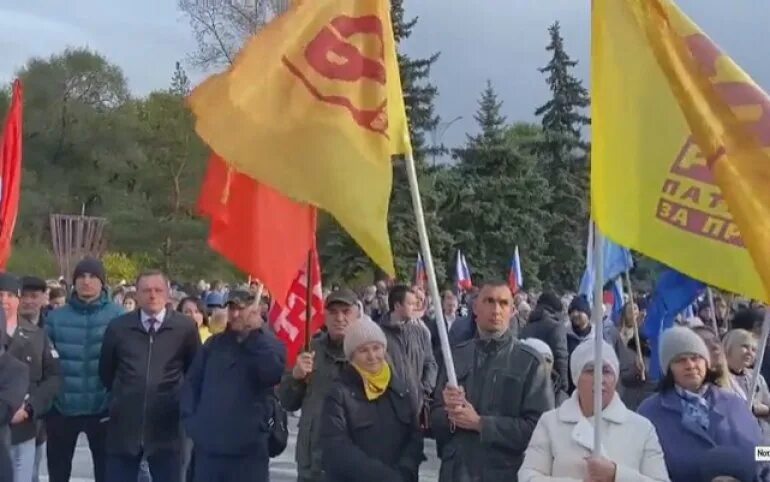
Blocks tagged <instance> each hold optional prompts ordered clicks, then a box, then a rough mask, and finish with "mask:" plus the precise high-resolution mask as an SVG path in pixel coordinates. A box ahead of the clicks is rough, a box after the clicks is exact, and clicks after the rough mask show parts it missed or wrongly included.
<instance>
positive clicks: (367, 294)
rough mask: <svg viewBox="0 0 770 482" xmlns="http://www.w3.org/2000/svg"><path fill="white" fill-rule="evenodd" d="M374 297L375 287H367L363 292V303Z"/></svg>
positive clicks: (375, 294)
mask: <svg viewBox="0 0 770 482" xmlns="http://www.w3.org/2000/svg"><path fill="white" fill-rule="evenodd" d="M375 296H377V287H376V286H367V287H366V290H364V301H366V302H371V301H372V300H374V297H375Z"/></svg>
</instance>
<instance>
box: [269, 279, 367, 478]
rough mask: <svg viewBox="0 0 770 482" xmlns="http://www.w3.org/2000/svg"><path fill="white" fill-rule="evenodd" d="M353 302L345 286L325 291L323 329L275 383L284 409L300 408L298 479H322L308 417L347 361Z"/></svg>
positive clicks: (315, 415) (315, 433) (316, 434)
mask: <svg viewBox="0 0 770 482" xmlns="http://www.w3.org/2000/svg"><path fill="white" fill-rule="evenodd" d="M357 304H358V297H357V296H356V294H355V293H353V291H351V290H349V289H346V288H343V289H339V290H335V291H332V292H331V293H329V295H328V296H327V297H326V301H325V308H326V312H325V313H324V317H325V330H324V331H323V332H321V333H319V334H318V335H317V336H315V337H314V338H313V339H312V341H311V342H310V350H308V351H307V352H303V353H300V354H299V356H298V357H297V362H296V363H295V364H294V368H293V369H292V370H289V371H288V372H287V373H286V374H284V376H283V379H282V380H281V384H280V386H279V387H278V398H279V399H280V400H281V404H282V405H283V407H284V408H285V409H286V410H288V411H290V412H296V411H297V410H300V409H302V414H301V415H300V421H299V435H298V436H297V473H298V476H299V477H298V480H299V481H301V482H318V481H321V480H324V474H323V467H322V464H321V461H322V457H321V444H320V430H319V427H318V425H319V424H317V423H308V421H309V420H318V419H319V418H320V417H321V412H322V410H323V401H324V399H325V398H326V395H327V394H328V393H329V391H330V390H331V387H332V385H333V384H334V382H335V381H336V380H337V378H338V377H339V375H340V372H341V371H342V369H343V368H344V367H345V366H346V365H347V360H346V358H345V352H344V345H343V343H344V340H345V334H346V332H347V329H348V326H350V325H352V324H353V323H357V322H358V317H359V311H358V308H357ZM311 375H312V376H311Z"/></svg>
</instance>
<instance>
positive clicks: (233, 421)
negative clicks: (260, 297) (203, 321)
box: [182, 293, 286, 482]
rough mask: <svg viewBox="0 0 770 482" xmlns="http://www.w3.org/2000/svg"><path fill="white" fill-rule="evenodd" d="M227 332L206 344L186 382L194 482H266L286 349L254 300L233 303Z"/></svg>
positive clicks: (186, 419)
mask: <svg viewBox="0 0 770 482" xmlns="http://www.w3.org/2000/svg"><path fill="white" fill-rule="evenodd" d="M228 305H229V307H230V313H231V314H232V316H233V317H232V318H231V320H230V323H229V325H228V327H227V331H225V332H224V333H222V334H220V335H216V336H214V337H212V338H211V339H209V340H208V341H207V342H206V345H205V346H204V347H203V348H202V349H201V350H200V351H199V352H198V355H197V356H196V357H195V362H194V363H193V366H192V368H190V372H189V374H188V376H187V380H186V382H185V385H184V391H183V395H182V417H183V418H184V423H185V429H186V431H187V434H188V435H189V436H190V438H192V440H193V444H194V446H195V457H194V459H195V470H194V473H195V478H194V480H195V482H219V481H227V482H267V481H268V480H269V475H268V462H269V457H268V454H269V452H268V436H269V430H270V428H269V427H270V424H269V423H268V422H269V418H270V416H271V415H272V405H271V403H270V400H271V397H272V396H273V395H272V394H273V387H274V386H275V385H277V384H278V383H279V382H280V381H281V376H282V375H283V370H284V366H285V364H286V348H285V347H284V346H283V344H282V343H281V342H280V341H278V340H277V339H276V338H275V337H274V336H273V335H272V334H270V333H268V332H266V331H265V330H264V328H263V325H264V320H263V319H262V318H261V316H260V314H259V302H258V301H257V302H255V301H254V299H253V296H252V297H251V298H250V299H243V298H241V297H240V295H239V296H233V293H231V295H230V297H229V298H228Z"/></svg>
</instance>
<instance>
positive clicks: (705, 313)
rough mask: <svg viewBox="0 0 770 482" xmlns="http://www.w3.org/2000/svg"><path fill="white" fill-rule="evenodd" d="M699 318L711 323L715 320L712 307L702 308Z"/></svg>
mask: <svg viewBox="0 0 770 482" xmlns="http://www.w3.org/2000/svg"><path fill="white" fill-rule="evenodd" d="M698 317H699V318H700V319H701V320H702V321H711V320H712V319H713V318H714V316H713V315H712V314H711V307H710V306H704V307H703V308H701V309H700V311H699V312H698Z"/></svg>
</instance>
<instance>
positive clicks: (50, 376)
mask: <svg viewBox="0 0 770 482" xmlns="http://www.w3.org/2000/svg"><path fill="white" fill-rule="evenodd" d="M20 294H21V283H20V281H19V279H18V278H16V277H15V276H13V275H10V274H7V273H3V274H0V304H2V307H3V314H4V315H5V323H6V335H8V337H7V338H6V344H5V346H6V350H7V352H8V353H9V354H10V355H11V356H13V357H14V358H16V359H17V360H19V361H21V362H23V363H24V364H25V365H27V367H28V369H29V373H28V380H27V382H28V387H27V392H26V396H25V398H24V404H23V405H22V406H21V407H20V408H19V409H18V410H17V411H16V413H15V414H14V416H13V419H12V420H11V457H12V458H13V461H14V480H16V481H19V482H31V481H32V478H33V476H34V470H35V450H36V446H37V444H36V442H35V441H36V439H37V435H38V428H39V424H38V421H39V419H40V418H42V417H43V416H44V415H45V414H46V413H47V412H48V410H49V409H50V408H51V404H53V399H54V398H55V397H56V395H57V393H58V392H59V387H60V385H61V376H60V373H59V360H58V358H59V355H58V353H56V350H55V349H54V348H53V346H52V345H51V342H50V341H49V340H48V336H47V335H46V333H45V331H43V329H42V328H40V327H38V326H37V325H34V324H32V323H30V322H29V321H27V320H26V319H25V318H22V317H21V316H20V311H19V303H20Z"/></svg>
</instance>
